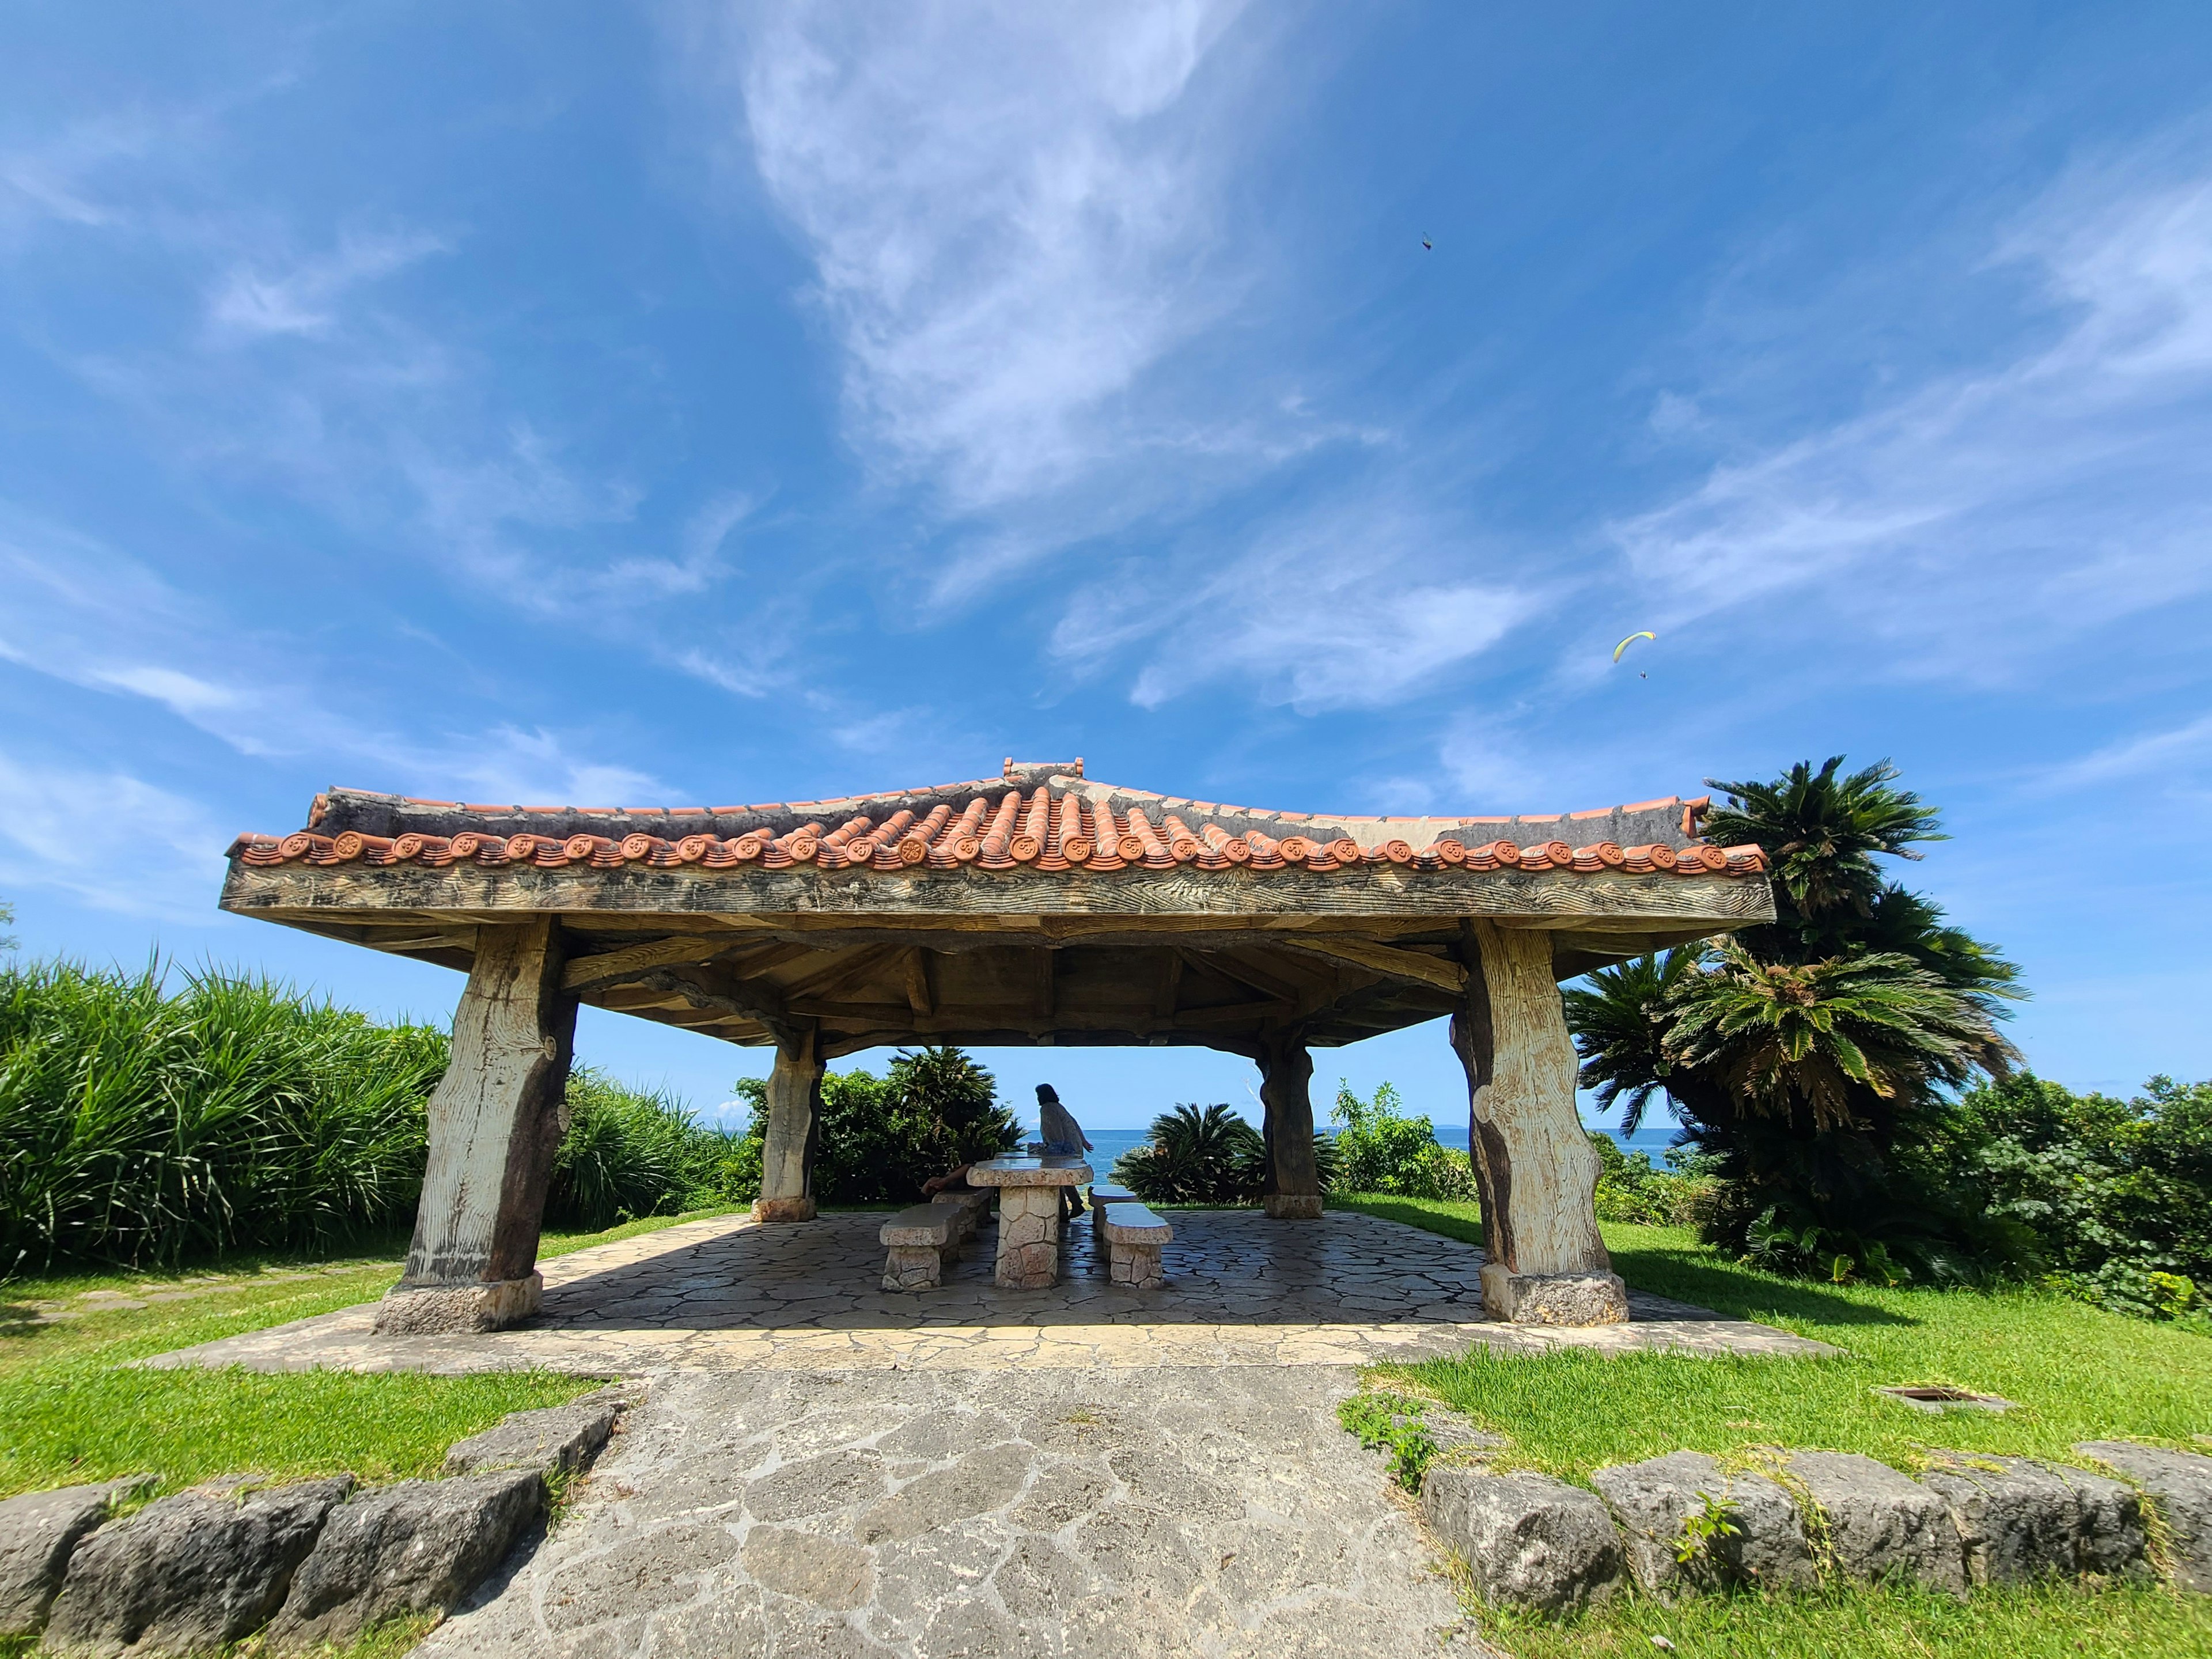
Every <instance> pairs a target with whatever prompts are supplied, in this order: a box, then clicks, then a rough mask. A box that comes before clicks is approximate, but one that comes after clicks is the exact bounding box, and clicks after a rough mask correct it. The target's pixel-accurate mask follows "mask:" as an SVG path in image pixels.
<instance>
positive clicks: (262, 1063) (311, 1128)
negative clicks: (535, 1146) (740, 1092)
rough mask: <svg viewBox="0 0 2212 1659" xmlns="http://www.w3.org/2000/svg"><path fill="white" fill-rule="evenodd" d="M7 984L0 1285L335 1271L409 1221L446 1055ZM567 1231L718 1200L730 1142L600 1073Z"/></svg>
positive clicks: (249, 1018) (567, 1151)
mask: <svg viewBox="0 0 2212 1659" xmlns="http://www.w3.org/2000/svg"><path fill="white" fill-rule="evenodd" d="M180 978H181V981H182V982H181V984H180V985H179V987H178V988H177V989H175V990H173V991H172V990H170V989H168V988H167V986H166V985H165V984H164V976H163V974H162V972H161V969H160V968H159V966H158V964H157V965H155V966H152V967H149V968H148V969H146V970H145V971H144V972H143V973H139V974H135V975H133V974H127V973H124V972H121V971H119V970H114V969H107V970H94V969H88V968H85V967H82V966H81V965H79V964H77V963H68V962H40V963H23V964H20V965H17V966H13V967H9V968H5V969H0V1273H14V1272H19V1271H26V1270H35V1269H37V1268H40V1267H46V1266H48V1265H50V1264H53V1263H57V1262H67V1261H106V1262H114V1263H118V1264H123V1265H128V1266H143V1265H149V1264H153V1263H172V1264H173V1263H175V1262H179V1261H185V1260H191V1259H194V1258H198V1257H204V1256H210V1255H221V1254H222V1253H223V1252H225V1251H228V1250H234V1249H331V1248H332V1247H334V1246H336V1245H338V1244H341V1243H344V1242H346V1241H348V1240H353V1239H360V1238H364V1237H388V1236H389V1235H391V1234H393V1233H395V1232H398V1231H401V1230H404V1228H405V1227H406V1226H407V1225H408V1224H409V1222H410V1220H411V1219H412V1218H413V1215H414V1210H415V1201H416V1196H417V1194H419V1193H420V1191H421V1189H422V1168H423V1163H424V1158H425V1155H426V1144H425V1134H426V1127H427V1116H426V1111H425V1108H426V1106H427V1103H428V1100H429V1096H430V1091H431V1090H432V1089H433V1088H434V1087H435V1086H436V1084H437V1081H438V1079H439V1078H440V1077H441V1076H442V1075H443V1074H444V1073H445V1068H446V1059H447V1037H446V1034H445V1033H444V1032H443V1031H441V1030H438V1029H437V1028H435V1027H434V1026H428V1025H405V1024H403V1025H379V1024H374V1023H373V1022H371V1021H370V1020H369V1019H368V1018H367V1017H366V1016H364V1015H362V1014H359V1013H356V1012H351V1011H349V1010H347V1009H343V1008H339V1007H336V1006H332V1005H331V1004H330V1003H328V1002H318V1001H313V1000H308V999H307V998H304V997H301V995H299V994H297V993H295V992H294V991H293V990H291V989H290V988H289V987H286V986H283V985H281V984H278V983H276V982H274V981H270V980H267V979H264V978H258V977H255V976H252V975H233V974H225V973H222V972H218V971H216V970H213V969H210V970H206V971H203V972H199V973H191V974H185V975H181V976H180ZM569 1103H570V1109H571V1119H570V1123H569V1133H568V1137H567V1138H566V1139H564V1140H563V1143H562V1147H561V1150H560V1152H559V1154H558V1155H557V1158H556V1166H555V1175H554V1187H553V1194H552V1200H551V1205H550V1210H551V1213H552V1217H553V1218H554V1219H556V1221H561V1222H564V1223H567V1224H568V1225H578V1226H583V1227H590V1228H597V1227H600V1226H605V1225H611V1223H613V1222H615V1221H618V1220H621V1219H623V1218H626V1217H629V1216H637V1215H648V1214H656V1213H658V1214H668V1213H672V1212H674V1211H675V1210H677V1209H678V1208H680V1207H683V1206H684V1205H686V1204H689V1203H692V1202H696V1201H699V1200H701V1199H702V1198H710V1197H714V1196H719V1195H720V1190H721V1188H724V1187H725V1186H726V1181H725V1180H724V1179H723V1176H724V1170H725V1167H726V1164H727V1163H728V1161H729V1152H728V1147H729V1142H730V1139H731V1138H730V1137H727V1136H723V1135H718V1134H715V1133H713V1132H711V1131H708V1130H703V1129H700V1128H698V1127H696V1126H694V1125H692V1124H691V1123H690V1120H689V1119H688V1117H686V1116H685V1115H684V1113H683V1112H682V1111H681V1110H680V1109H678V1108H677V1107H676V1106H675V1105H674V1104H673V1103H671V1102H669V1101H667V1100H665V1099H662V1098H660V1097H650V1096H640V1095H635V1094H633V1093H630V1092H629V1091H626V1090H623V1089H622V1088H620V1087H618V1086H617V1085H615V1084H613V1083H611V1081H609V1080H608V1079H605V1078H603V1077H600V1076H599V1075H598V1074H596V1073H592V1072H591V1071H589V1070H588V1069H580V1070H579V1072H578V1073H576V1075H575V1076H574V1078H572V1079H571V1080H570V1085H569Z"/></svg>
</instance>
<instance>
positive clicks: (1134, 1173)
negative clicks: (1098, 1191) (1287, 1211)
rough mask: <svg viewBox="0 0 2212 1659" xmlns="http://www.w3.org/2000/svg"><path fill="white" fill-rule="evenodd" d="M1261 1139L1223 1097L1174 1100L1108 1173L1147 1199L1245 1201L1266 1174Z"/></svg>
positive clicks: (1255, 1194) (1253, 1197) (1258, 1191)
mask: <svg viewBox="0 0 2212 1659" xmlns="http://www.w3.org/2000/svg"><path fill="white" fill-rule="evenodd" d="M1113 1175H1114V1179H1115V1180H1116V1181H1118V1182H1121V1184H1122V1185H1123V1186H1125V1187H1127V1188H1128V1189H1129V1190H1130V1191H1131V1192H1133V1193H1134V1194H1136V1195H1137V1196H1138V1197H1139V1198H1141V1199H1143V1200H1145V1202H1146V1203H1147V1204H1249V1203H1252V1202H1253V1201H1255V1200H1257V1199H1258V1198H1259V1196H1260V1194H1261V1188H1262V1187H1263V1186H1264V1184H1265V1182H1266V1180H1267V1143H1266V1142H1265V1140H1263V1139H1261V1134H1260V1132H1259V1131H1258V1130H1257V1129H1255V1128H1254V1127H1252V1126H1251V1125H1250V1124H1249V1123H1247V1122H1246V1121H1244V1120H1243V1118H1241V1117H1239V1116H1238V1115H1237V1114H1236V1113H1235V1112H1233V1111H1231V1109H1229V1107H1228V1105H1227V1104H1226V1103H1222V1104H1218V1105H1213V1106H1207V1107H1205V1108H1203V1109H1200V1107H1197V1106H1193V1105H1180V1106H1177V1107H1176V1108H1175V1109H1174V1110H1172V1111H1170V1112H1164V1113H1162V1114H1161V1115H1159V1116H1158V1117H1156V1118H1154V1119H1153V1120H1152V1139H1151V1140H1150V1141H1149V1142H1148V1143H1146V1145H1145V1146H1136V1147H1133V1148H1131V1149H1130V1150H1129V1151H1128V1152H1124V1153H1122V1154H1121V1157H1120V1158H1117V1159H1115V1164H1114V1170H1113Z"/></svg>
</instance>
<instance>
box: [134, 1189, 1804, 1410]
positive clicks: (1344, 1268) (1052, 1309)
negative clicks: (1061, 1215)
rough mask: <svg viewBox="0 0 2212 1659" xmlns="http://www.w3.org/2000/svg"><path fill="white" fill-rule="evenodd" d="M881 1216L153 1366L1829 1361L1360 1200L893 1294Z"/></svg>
mask: <svg viewBox="0 0 2212 1659" xmlns="http://www.w3.org/2000/svg"><path fill="white" fill-rule="evenodd" d="M883 1219H884V1218H883V1216H882V1215H880V1214H877V1213H866V1212H835V1213H830V1214H826V1215H823V1216H822V1217H820V1218H817V1220H814V1221H811V1222H804V1223H798V1224H776V1225H757V1224H755V1223H753V1222H752V1221H750V1219H747V1218H742V1217H734V1216H724V1217H716V1218H712V1219H708V1220H704V1221H696V1222H688V1223H685V1224H684V1225H681V1226H677V1227H671V1228H668V1229H665V1230H664V1231H660V1232H657V1233H649V1234H645V1235H641V1236H640V1237H635V1238H630V1239H624V1240H623V1241H621V1242H620V1243H613V1244H605V1245H598V1246H594V1247H593V1248H592V1249H586V1250H579V1251H577V1252H575V1253H574V1255H566V1256H562V1257H560V1258H559V1259H557V1260H556V1261H550V1262H548V1263H546V1264H545V1267H544V1274H545V1305H544V1315H543V1316H541V1317H540V1318H539V1319H538V1320H536V1321H534V1322H532V1324H531V1325H530V1326H529V1327H528V1328H525V1329H521V1330H513V1331H501V1332H496V1333H492V1334H484V1335H472V1336H413V1337H378V1336H376V1335H375V1334H374V1332H373V1331H372V1329H371V1322H372V1319H373V1317H374V1307H373V1305H371V1306H364V1307H360V1308H349V1309H346V1310H341V1311H339V1312H337V1313H331V1314H325V1315H321V1316H317V1317H315V1318H312V1319H304V1320H299V1321H295V1322H293V1323H291V1324H289V1325H279V1326H276V1327H273V1328H270V1329H268V1330H263V1331H255V1332H250V1333H248V1334H245V1335H242V1336H234V1337H228V1338H225V1339H223V1340H221V1341H216V1342H210V1343H204V1344H202V1345H200V1346H197V1347H193V1348H185V1349H182V1350H180V1351H179V1352H175V1353H172V1354H165V1355H162V1356H161V1357H160V1358H157V1359H155V1360H152V1361H149V1362H148V1363H149V1364H155V1365H187V1364H203V1365H244V1366H246V1367H247V1368H248V1369H251V1370H308V1369H313V1368H314V1367H318V1366H321V1367H328V1368H331V1369H336V1370H425V1371H434V1372H464V1371H477V1370H514V1369H520V1368H525V1367H531V1366H544V1367H547V1368H550V1369H553V1370H564V1371H572V1372H576V1373H579V1374H583V1375H589V1376H645V1375H651V1374H653V1373H657V1372H661V1371H666V1370H758V1369H763V1368H766V1369H771V1370H774V1369H799V1370H823V1369H846V1368H853V1367H860V1368H866V1367H883V1368H890V1367H906V1366H916V1365H932V1366H971V1365H982V1366H987V1367H990V1368H994V1369H997V1368H1003V1367H1013V1368H1039V1367H1041V1368H1044V1369H1054V1370H1059V1369H1070V1368H1073V1369H1086V1368H1090V1367H1093V1366H1105V1367H1110V1368H1136V1369H1152V1368H1155V1367H1159V1366H1214V1365H1224V1364H1264V1365H1346V1364H1351V1365H1357V1364H1368V1363H1371V1362H1373V1361H1375V1360H1378V1359H1396V1358H1421V1357H1425V1356H1428V1355H1431V1354H1443V1353H1455V1352H1462V1351H1464V1350H1465V1349H1466V1348H1467V1347H1468V1346H1470V1345H1471V1344H1474V1343H1483V1344H1486V1345H1487V1346H1492V1347H1495V1348H1502V1349H1509V1350H1518V1351H1523V1352H1543V1351H1546V1350H1549V1349H1553V1348H1558V1347H1563V1346H1576V1347H1589V1348H1597V1349H1601V1350H1604V1351H1607V1352H1626V1351H1630V1350H1635V1349H1668V1350H1673V1351H1676V1352H1691V1353H1703V1354H1723V1353H1758V1354H1773V1355H1815V1354H1824V1353H1832V1352H1834V1350H1833V1349H1832V1348H1829V1347H1828V1346H1826V1345H1825V1344H1822V1343H1818V1342H1813V1341H1808V1340H1805V1339H1803V1338H1801V1337H1796V1336H1792V1335H1790V1334H1789V1333H1787V1332H1784V1331H1779V1330H1776V1329H1775V1328H1772V1327H1771V1326H1766V1325H1759V1324H1753V1323H1751V1322H1747V1321H1743V1320H1727V1319H1722V1318H1720V1317H1718V1316H1716V1315H1714V1314H1712V1313H1711V1312H1710V1311H1708V1310H1705V1309H1701V1308H1692V1307H1688V1306H1686V1305H1685V1304H1681V1303H1678V1302H1669V1301H1667V1300H1665V1299H1664V1298H1662V1297H1650V1296H1645V1295H1643V1294H1641V1293H1638V1292H1635V1291H1631V1292H1630V1295H1629V1310H1630V1313H1631V1315H1632V1321H1631V1322H1630V1323H1628V1324H1626V1325H1610V1326H1599V1327H1595V1328H1589V1329H1572V1328H1551V1327H1545V1326H1528V1325H1504V1324H1497V1323H1492V1322H1487V1321H1486V1320H1484V1319H1483V1317H1482V1308H1481V1290H1480V1273H1481V1267H1482V1252H1481V1251H1480V1249H1477V1248H1475V1247H1474V1246H1473V1245H1469V1244H1462V1243H1458V1242H1457V1241H1455V1240H1453V1239H1448V1238H1443V1237H1438V1236H1437V1235H1436V1234H1433V1233H1426V1232H1422V1231H1418V1230H1416V1229H1414V1228H1411V1227H1407V1226H1405V1225H1401V1224H1400V1223H1397V1222H1394V1221H1384V1220H1381V1219H1379V1218H1376V1217H1373V1216H1368V1215H1362V1214H1359V1213H1358V1212H1352V1211H1333V1212H1329V1213H1328V1215H1326V1216H1325V1217H1323V1218H1322V1219H1321V1220H1319V1221H1303V1222H1285V1221H1270V1220H1268V1219H1267V1218H1266V1217H1265V1216H1263V1215H1261V1213H1260V1212H1257V1211H1252V1210H1197V1211H1175V1212H1170V1221H1171V1222H1172V1223H1173V1225H1174V1227H1175V1230H1176V1237H1175V1242H1174V1243H1171V1244H1170V1245H1169V1246H1168V1247H1167V1248H1166V1249H1165V1251H1164V1255H1163V1266H1164V1269H1165V1272H1166V1276H1167V1282H1166V1284H1165V1285H1164V1286H1163V1287H1162V1288H1160V1289H1158V1290H1153V1291H1137V1290H1132V1289H1130V1288H1128V1287H1127V1286H1124V1285H1111V1284H1109V1283H1108V1282H1107V1279H1106V1273H1105V1264H1104V1262H1103V1259H1102V1258H1101V1254H1100V1251H1099V1249H1098V1247H1097V1242H1096V1238H1095V1233H1094V1230H1093V1229H1092V1227H1091V1225H1090V1223H1089V1221H1088V1220H1087V1218H1086V1219H1083V1220H1079V1221H1077V1222H1074V1223H1073V1224H1071V1225H1069V1226H1068V1227H1067V1228H1066V1236H1065V1238H1064V1240H1063V1243H1062V1248H1061V1258H1060V1283H1059V1284H1058V1285H1054V1286H1053V1287H1052V1288H1051V1289H1049V1290H1042V1291H1009V1290H1002V1289H1000V1287H999V1286H997V1285H994V1284H993V1283H992V1279H991V1264H992V1256H993V1248H994V1232H993V1229H992V1227H991V1226H989V1225H986V1226H985V1228H984V1229H983V1231H981V1234H980V1235H979V1236H978V1237H976V1238H975V1239H973V1240H971V1241H970V1242H969V1244H968V1246H967V1248H966V1249H964V1250H963V1253H962V1255H961V1258H960V1261H958V1262H957V1265H956V1266H954V1267H952V1268H951V1269H950V1270H949V1271H948V1272H947V1273H946V1275H945V1283H944V1285H941V1286H939V1287H938V1288H937V1289H934V1290H929V1291H906V1292H901V1291H885V1290H884V1289H883V1288H882V1286H881V1284H880V1282H879V1281H880V1278H881V1274H882V1271H883V1255H884V1253H883V1248H882V1246H881V1245H880V1244H879V1243H878V1242H877V1239H876V1233H877V1230H878V1228H879V1227H880V1226H881V1225H883Z"/></svg>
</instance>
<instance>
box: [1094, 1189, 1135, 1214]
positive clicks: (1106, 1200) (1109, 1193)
mask: <svg viewBox="0 0 2212 1659" xmlns="http://www.w3.org/2000/svg"><path fill="white" fill-rule="evenodd" d="M1086 1190H1088V1192H1089V1193H1090V1194H1091V1215H1092V1217H1093V1218H1096V1219H1098V1220H1102V1221H1103V1219H1105V1216H1106V1206H1108V1205H1109V1204H1134V1203H1136V1202H1137V1195H1136V1194H1134V1193H1133V1192H1131V1191H1130V1190H1129V1189H1128V1188H1127V1187H1116V1186H1115V1184H1114V1183H1113V1182H1110V1181H1094V1182H1091V1185H1090V1187H1089V1188H1087V1189H1086Z"/></svg>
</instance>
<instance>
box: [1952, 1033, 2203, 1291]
mask: <svg viewBox="0 0 2212 1659" xmlns="http://www.w3.org/2000/svg"><path fill="white" fill-rule="evenodd" d="M1917 1162H1918V1163H1919V1164H1920V1165H1921V1166H1922V1168H1923V1170H1924V1172H1925V1175H1926V1176H1927V1178H1929V1179H1930V1180H1933V1181H1939V1182H1944V1183H1946V1184H1948V1186H1950V1187H1952V1188H1954V1189H1956V1190H1958V1191H1960V1192H1965V1193H1971V1194H1973V1195H1974V1196H1975V1198H1976V1200H1977V1201H1978V1203H1979V1205H1980V1206H1981V1207H1982V1208H1983V1209H1984V1211H1985V1212H1986V1213H1987V1214H1988V1215H1989V1216H1990V1218H1992V1220H1993V1221H1994V1222H1995V1223H1996V1224H1999V1225H2010V1226H2011V1227H2012V1228H2014V1229H2015V1230H2016V1231H2017V1232H2019V1233H2020V1234H2021V1235H2022V1236H2023V1237H2024V1238H2025V1240H2026V1246H2025V1248H2024V1249H2022V1250H2021V1255H2022V1256H2023V1257H2024V1258H2025V1259H2026V1260H2027V1261H2028V1262H2029V1263H2030V1264H2031V1265H2032V1267H2034V1268H2036V1269H2038V1270H2039V1271H2041V1272H2042V1273H2044V1274H2045V1279H2046V1282H2048V1283H2050V1284H2051V1285H2054V1286H2056V1287H2057V1288H2060V1289H2063V1290H2064V1291H2068V1292H2069V1293H2070V1294H2072V1295H2075V1296H2078V1297H2082V1298H2083V1299H2085V1300H2087V1301H2090V1302H2094V1303H2097V1304H2100V1305H2101V1306H2104V1307H2107V1308H2112V1309H2114V1310H2117V1311H2119V1312H2123V1313H2131V1314H2136V1315H2138V1316H2146V1317H2154V1318H2168V1319H2172V1318H2183V1317H2188V1316H2192V1315H2194V1316H2197V1317H2202V1316H2203V1313H2202V1310H2203V1306H2204V1303H2205V1300H2206V1297H2207V1295H2208V1292H2212V1082H2205V1083H2197V1084H2177V1083H2175V1082H2174V1081H2173V1079H2171V1078H2168V1077H2154V1078H2153V1079H2150V1081H2149V1082H2148V1083H2147V1084H2145V1085H2143V1092H2142V1094H2140V1095H2138V1096H2136V1097H2135V1098H2133V1099H2131V1100H2116V1099H2114V1098H2112V1097H2111V1096H2109V1095H2100V1094H2086V1095H2077V1094H2075V1093H2074V1092H2073V1091H2070V1090H2069V1089H2066V1088H2064V1087H2063V1086H2061V1085H2058V1084H2056V1083H2051V1082H2048V1081H2046V1080H2045V1079H2042V1078H2039V1077H2036V1076H2034V1075H2033V1073H2018V1074H2015V1075H2014V1076H2012V1077H2008V1078H2006V1079H2002V1081H1999V1082H1996V1083H1993V1084H1990V1085H1987V1086H1985V1087H1983V1088H1978V1089H1973V1090H1970V1091H1967V1092H1966V1094H1965V1095H1964V1096H1962V1097H1960V1100H1959V1102H1958V1104H1957V1107H1956V1109H1955V1110H1954V1112H1953V1113H1952V1114H1951V1115H1950V1116H1949V1118H1948V1121H1946V1123H1945V1125H1944V1127H1943V1131H1942V1133H1940V1134H1938V1135H1937V1136H1936V1137H1934V1138H1933V1139H1931V1140H1930V1142H1929V1145H1928V1146H1926V1147H1924V1148H1923V1149H1922V1150H1921V1151H1920V1152H1918V1153H1917Z"/></svg>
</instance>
